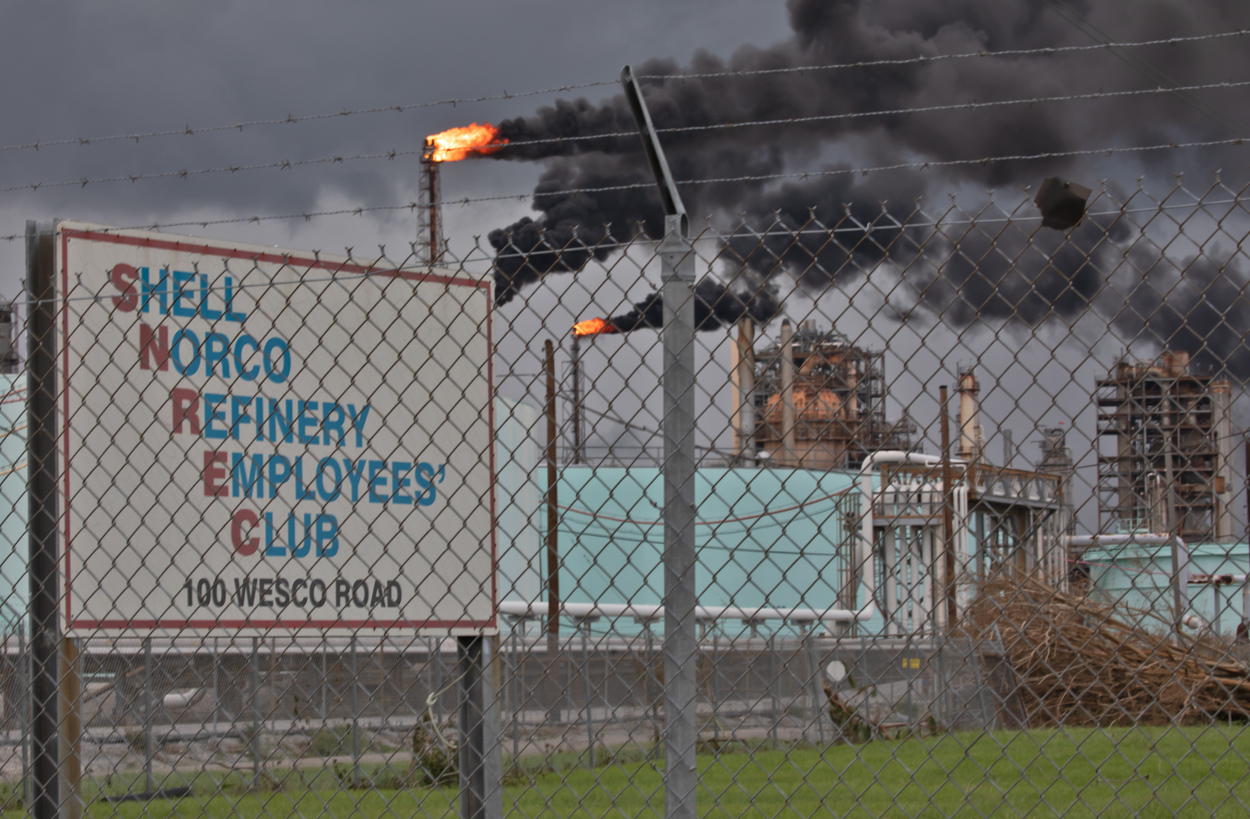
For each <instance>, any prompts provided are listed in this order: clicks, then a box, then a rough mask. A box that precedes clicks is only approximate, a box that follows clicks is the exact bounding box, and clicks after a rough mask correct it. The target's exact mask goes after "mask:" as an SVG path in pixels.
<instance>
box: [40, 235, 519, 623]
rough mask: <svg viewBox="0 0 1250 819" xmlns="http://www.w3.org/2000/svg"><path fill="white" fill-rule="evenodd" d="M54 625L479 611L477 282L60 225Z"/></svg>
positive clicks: (480, 293) (482, 468) (487, 480)
mask: <svg viewBox="0 0 1250 819" xmlns="http://www.w3.org/2000/svg"><path fill="white" fill-rule="evenodd" d="M57 250H58V295H59V297H60V303H59V309H60V311H61V313H60V315H59V317H58V325H59V330H60V338H59V341H58V344H59V348H58V354H59V356H60V358H59V364H60V373H59V376H60V379H59V381H58V384H59V386H60V388H61V389H62V393H61V395H62V400H61V403H60V404H59V405H58V408H57V410H58V413H60V415H61V417H60V419H59V420H60V421H61V424H62V434H61V439H60V443H59V448H60V456H61V460H60V463H61V465H62V467H63V470H62V472H61V475H62V480H63V486H62V489H63V492H64V495H63V497H62V509H63V510H64V512H65V514H64V515H63V525H64V532H63V535H64V549H65V560H64V566H63V570H64V577H63V582H64V584H65V591H66V594H65V620H66V623H67V625H68V627H69V629H70V630H72V631H74V632H76V633H79V634H84V633H89V632H96V631H99V630H121V631H131V632H146V633H150V632H152V631H153V630H185V629H191V630H198V631H202V630H211V629H226V630H229V631H231V632H236V633H237V632H239V631H252V632H257V631H269V630H272V629H275V628H276V629H317V630H323V631H324V630H335V629H345V630H358V629H362V628H367V629H374V628H376V629H390V628H401V629H416V630H420V631H425V632H431V633H432V632H438V633H442V634H448V633H453V634H464V633H482V632H489V631H493V630H494V629H495V628H496V620H495V611H496V606H495V598H496V590H495V579H494V578H495V572H494V564H495V543H494V520H495V508H494V505H495V499H494V495H493V480H492V476H493V474H494V464H493V462H492V458H493V453H492V446H491V438H492V429H493V419H492V417H491V409H492V380H493V379H492V372H491V360H492V357H491V337H490V334H491V306H492V299H491V289H490V284H489V280H488V279H479V278H475V277H470V276H468V275H467V274H465V273H463V272H453V271H439V270H437V269H435V270H433V271H431V270H428V269H422V270H395V269H392V268H368V267H364V266H361V265H359V264H356V263H349V261H348V260H347V259H344V258H336V257H330V256H326V255H322V254H314V253H306V252H299V251H290V250H277V249H274V248H266V247H258V246H249V245H239V244H233V243H220V242H214V241H209V240H203V239H193V238H188V237H180V236H169V235H162V234H157V233H149V232H144V231H132V230H117V229H106V228H101V227H98V226H94V225H85V224H76V223H70V222H62V223H61V224H60V226H59V236H58V243H57Z"/></svg>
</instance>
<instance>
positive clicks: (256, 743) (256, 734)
mask: <svg viewBox="0 0 1250 819" xmlns="http://www.w3.org/2000/svg"><path fill="white" fill-rule="evenodd" d="M251 746H252V787H253V788H259V787H260V638H259V637H253V638H252V741H251Z"/></svg>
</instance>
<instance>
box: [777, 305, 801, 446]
mask: <svg viewBox="0 0 1250 819" xmlns="http://www.w3.org/2000/svg"><path fill="white" fill-rule="evenodd" d="M797 452H798V447H796V446H795V439H794V328H792V327H791V326H790V320H789V319H786V320H784V321H782V322H781V454H782V460H783V462H784V463H785V465H786V466H800V465H801V464H800V463H799V462H798V458H797V457H796V454H797Z"/></svg>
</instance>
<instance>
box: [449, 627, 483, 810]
mask: <svg viewBox="0 0 1250 819" xmlns="http://www.w3.org/2000/svg"><path fill="white" fill-rule="evenodd" d="M485 642H486V641H485V638H483V637H457V638H456V666H457V668H456V680H457V687H458V688H459V689H460V691H459V698H458V699H459V700H460V718H459V719H458V720H457V723H458V725H457V727H458V729H459V734H460V737H459V739H460V816H461V817H462V819H487V810H486V792H487V783H486V724H485V723H486V720H485V715H486V703H485V701H484V700H485V697H484V693H485V692H484V680H483V678H482V647H483V643H485Z"/></svg>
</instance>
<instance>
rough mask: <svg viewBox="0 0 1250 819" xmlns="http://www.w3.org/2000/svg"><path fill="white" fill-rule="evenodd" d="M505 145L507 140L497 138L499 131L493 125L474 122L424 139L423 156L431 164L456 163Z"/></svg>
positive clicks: (492, 151) (489, 152)
mask: <svg viewBox="0 0 1250 819" xmlns="http://www.w3.org/2000/svg"><path fill="white" fill-rule="evenodd" d="M507 144H508V140H506V139H503V138H501V137H500V136H499V129H498V128H496V127H495V126H494V125H491V124H490V123H489V122H485V123H482V124H481V125H478V124H477V123H476V122H475V123H473V124H472V125H466V126H464V127H463V128H448V129H447V130H446V131H443V132H442V133H441V134H434V135H433V136H428V137H426V138H425V147H426V153H425V156H426V158H427V159H429V160H430V161H432V162H458V161H460V160H461V159H464V158H465V157H467V156H469V155H470V154H472V155H474V156H479V155H481V154H493V153H494V152H495V151H498V150H499V149H500V148H501V147H503V146H504V145H507Z"/></svg>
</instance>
